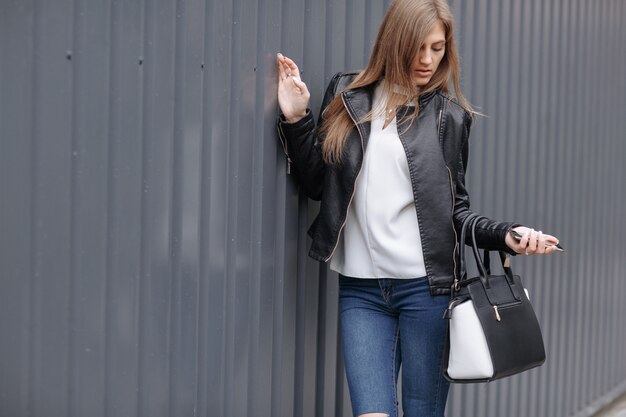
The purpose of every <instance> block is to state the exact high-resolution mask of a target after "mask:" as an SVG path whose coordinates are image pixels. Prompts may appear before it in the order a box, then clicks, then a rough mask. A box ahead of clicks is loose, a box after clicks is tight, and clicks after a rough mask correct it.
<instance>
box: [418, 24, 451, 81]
mask: <svg viewBox="0 0 626 417" xmlns="http://www.w3.org/2000/svg"><path fill="white" fill-rule="evenodd" d="M445 53H446V31H445V29H444V27H443V24H442V23H441V22H440V21H437V23H436V24H435V26H434V27H433V30H431V31H430V33H429V34H428V35H427V36H426V39H424V44H423V45H422V48H421V49H420V51H419V52H418V53H417V55H416V56H415V58H413V62H412V63H411V70H412V74H411V77H412V78H413V81H414V82H415V84H416V85H420V86H421V85H426V84H428V82H429V81H430V79H431V77H432V76H433V74H434V73H435V72H436V71H437V67H439V63H440V62H441V60H442V59H443V56H444V54H445Z"/></svg>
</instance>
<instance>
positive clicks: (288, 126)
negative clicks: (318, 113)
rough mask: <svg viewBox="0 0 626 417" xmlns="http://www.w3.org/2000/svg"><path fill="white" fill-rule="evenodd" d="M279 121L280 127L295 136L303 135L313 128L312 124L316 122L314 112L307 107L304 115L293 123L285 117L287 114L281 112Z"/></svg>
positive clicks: (287, 133)
mask: <svg viewBox="0 0 626 417" xmlns="http://www.w3.org/2000/svg"><path fill="white" fill-rule="evenodd" d="M278 122H279V123H280V128H281V129H282V130H283V132H285V134H286V135H289V136H295V137H297V136H301V135H302V134H305V133H307V132H308V131H310V130H311V126H310V125H311V124H313V123H314V120H313V113H311V109H308V108H307V109H306V114H305V115H304V117H303V118H302V119H300V120H298V121H297V122H293V123H289V122H288V121H287V119H285V115H284V114H282V113H281V114H280V116H279V117H278Z"/></svg>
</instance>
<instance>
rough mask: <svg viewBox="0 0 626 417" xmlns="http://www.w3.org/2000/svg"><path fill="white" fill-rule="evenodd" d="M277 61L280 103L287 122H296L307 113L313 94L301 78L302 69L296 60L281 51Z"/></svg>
mask: <svg viewBox="0 0 626 417" xmlns="http://www.w3.org/2000/svg"><path fill="white" fill-rule="evenodd" d="M277 61H278V105H279V106H280V110H281V111H282V112H283V115H284V116H285V119H286V120H287V122H289V123H294V122H297V121H298V120H300V119H302V118H303V117H304V116H305V115H306V109H307V107H308V105H309V98H310V97H311V94H309V89H308V88H307V87H306V84H305V83H303V82H302V80H301V79H300V70H298V66H297V65H296V63H295V62H293V61H292V60H291V59H289V58H287V57H286V56H284V55H283V54H280V53H279V54H278V55H277Z"/></svg>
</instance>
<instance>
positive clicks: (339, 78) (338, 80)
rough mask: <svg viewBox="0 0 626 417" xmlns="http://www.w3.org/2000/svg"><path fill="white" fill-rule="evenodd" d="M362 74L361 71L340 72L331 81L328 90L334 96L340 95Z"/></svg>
mask: <svg viewBox="0 0 626 417" xmlns="http://www.w3.org/2000/svg"><path fill="white" fill-rule="evenodd" d="M360 73H361V71H346V72H338V73H336V74H335V75H333V77H332V78H331V79H330V83H329V84H328V89H329V90H331V91H332V92H333V93H334V94H337V93H340V92H341V91H343V90H345V89H347V88H348V86H349V85H350V84H352V82H353V81H354V79H355V78H356V77H357V76H358V75H359V74H360Z"/></svg>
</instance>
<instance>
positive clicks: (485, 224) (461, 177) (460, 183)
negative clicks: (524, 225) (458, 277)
mask: <svg viewBox="0 0 626 417" xmlns="http://www.w3.org/2000/svg"><path fill="white" fill-rule="evenodd" d="M471 124H472V118H471V116H470V115H469V114H467V113H466V114H465V117H464V129H463V130H464V141H463V143H464V145H463V150H462V152H461V153H460V154H459V163H458V170H457V178H456V198H455V201H454V224H455V228H456V230H457V231H458V232H460V231H461V227H462V226H463V221H464V220H465V218H466V217H467V216H468V215H470V214H472V211H471V210H470V201H469V195H468V193H467V189H466V187H465V171H466V170H467V163H468V159H469V132H470V127H471ZM516 226H518V224H517V223H511V222H496V221H494V220H491V219H488V218H487V217H484V216H481V217H480V218H479V220H478V223H476V243H477V244H478V247H480V248H482V249H488V250H498V251H502V252H508V253H510V254H512V255H515V254H516V252H515V251H513V250H512V249H511V248H509V247H508V246H507V244H506V243H505V238H506V234H507V233H508V231H509V229H511V228H512V227H516ZM465 243H466V244H468V245H471V243H472V237H471V235H469V234H468V236H467V239H466V241H465Z"/></svg>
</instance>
